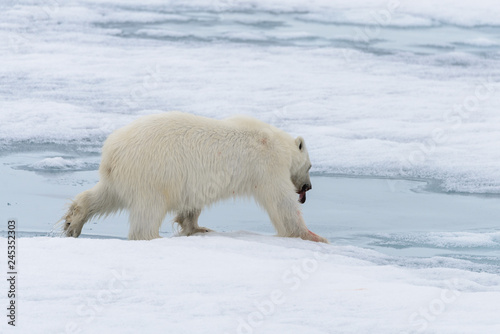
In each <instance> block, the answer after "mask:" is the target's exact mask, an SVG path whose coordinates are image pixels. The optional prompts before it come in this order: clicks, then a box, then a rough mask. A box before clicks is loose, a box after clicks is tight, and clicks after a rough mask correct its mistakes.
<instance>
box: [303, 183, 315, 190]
mask: <svg viewBox="0 0 500 334" xmlns="http://www.w3.org/2000/svg"><path fill="white" fill-rule="evenodd" d="M312 188H313V187H312V185H310V184H304V185H303V186H302V191H309V190H311V189H312Z"/></svg>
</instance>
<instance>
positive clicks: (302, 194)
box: [299, 191, 306, 204]
mask: <svg viewBox="0 0 500 334" xmlns="http://www.w3.org/2000/svg"><path fill="white" fill-rule="evenodd" d="M299 202H300V203H302V204H304V203H305V202H306V192H305V191H301V192H299Z"/></svg>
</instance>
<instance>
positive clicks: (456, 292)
mask: <svg viewBox="0 0 500 334" xmlns="http://www.w3.org/2000/svg"><path fill="white" fill-rule="evenodd" d="M0 240H1V241H2V244H3V245H4V246H5V242H6V239H5V238H1V239H0ZM2 247H3V246H2ZM18 247H19V249H20V251H19V254H20V255H19V256H20V258H19V266H20V267H19V268H20V269H19V289H20V294H19V299H18V305H19V320H18V322H19V327H18V328H17V329H16V330H18V333H35V332H37V333H77V332H78V333H137V332H143V333H157V332H169V333H332V332H335V333H366V332H370V333H420V332H421V333H424V332H425V333H434V332H436V333H458V332H460V333H478V332H483V333H494V332H497V331H498V330H500V325H499V324H498V321H497V310H498V306H500V305H499V304H498V303H499V300H500V288H499V286H500V277H499V276H497V275H492V274H487V273H472V272H468V271H466V270H458V269H446V268H439V267H436V268H420V269H418V268H405V267H400V266H395V265H380V264H378V263H376V262H373V261H370V260H364V259H363V258H364V257H367V256H373V255H374V254H370V253H374V252H372V251H369V250H364V249H360V248H354V247H351V246H335V245H334V244H333V245H319V244H316V243H311V242H305V241H301V240H296V239H283V238H276V237H269V236H268V237H266V236H260V235H255V234H248V233H242V232H240V233H232V234H229V233H228V234H217V233H215V234H213V235H207V236H202V237H196V236H195V237H187V238H186V237H174V238H163V239H158V240H153V241H125V240H113V239H108V240H95V239H68V238H46V237H37V238H23V239H21V240H20V241H19V242H18ZM376 256H377V257H380V254H379V255H376ZM4 284H5V283H4Z"/></svg>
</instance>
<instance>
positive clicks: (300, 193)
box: [297, 184, 312, 204]
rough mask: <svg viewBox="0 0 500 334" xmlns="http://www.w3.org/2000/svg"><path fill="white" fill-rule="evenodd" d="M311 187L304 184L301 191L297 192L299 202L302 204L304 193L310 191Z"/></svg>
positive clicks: (304, 200) (304, 199)
mask: <svg viewBox="0 0 500 334" xmlns="http://www.w3.org/2000/svg"><path fill="white" fill-rule="evenodd" d="M311 189H312V186H311V185H310V184H304V185H303V186H302V189H300V190H298V191H297V194H299V202H300V203H302V204H304V203H305V202H306V192H307V191H309V190H311Z"/></svg>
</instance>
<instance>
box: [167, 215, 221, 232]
mask: <svg viewBox="0 0 500 334" xmlns="http://www.w3.org/2000/svg"><path fill="white" fill-rule="evenodd" d="M200 214H201V210H200V209H195V210H191V211H186V212H181V213H179V214H177V216H176V217H175V219H174V222H176V223H177V224H179V226H180V227H181V231H180V233H179V235H185V236H190V235H193V234H196V233H207V232H213V231H212V230H211V229H208V228H206V227H200V226H198V218H199V217H200Z"/></svg>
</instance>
